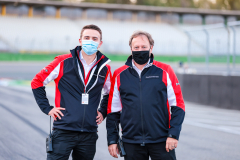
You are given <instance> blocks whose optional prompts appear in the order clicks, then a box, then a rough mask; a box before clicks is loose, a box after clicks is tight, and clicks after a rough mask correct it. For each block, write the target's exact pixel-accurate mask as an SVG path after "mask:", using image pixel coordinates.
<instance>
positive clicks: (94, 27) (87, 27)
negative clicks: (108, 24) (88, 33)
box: [80, 24, 102, 40]
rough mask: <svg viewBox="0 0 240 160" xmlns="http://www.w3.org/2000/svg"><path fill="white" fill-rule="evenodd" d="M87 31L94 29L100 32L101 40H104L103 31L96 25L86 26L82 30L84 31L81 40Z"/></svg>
mask: <svg viewBox="0 0 240 160" xmlns="http://www.w3.org/2000/svg"><path fill="white" fill-rule="evenodd" d="M85 29H93V30H96V31H98V32H99V33H100V40H102V31H101V29H100V28H99V27H98V26H96V25H94V24H90V25H86V26H84V27H83V28H82V31H81V34H80V38H82V33H83V31H84V30H85Z"/></svg>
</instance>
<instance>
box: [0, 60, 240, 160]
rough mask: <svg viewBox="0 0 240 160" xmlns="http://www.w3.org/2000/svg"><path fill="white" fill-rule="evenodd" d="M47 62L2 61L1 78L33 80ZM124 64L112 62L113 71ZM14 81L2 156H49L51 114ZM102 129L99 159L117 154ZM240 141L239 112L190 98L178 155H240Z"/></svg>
mask: <svg viewBox="0 0 240 160" xmlns="http://www.w3.org/2000/svg"><path fill="white" fill-rule="evenodd" d="M47 64H48V62H46V63H45V62H44V63H42V62H41V63H38V62H36V63H34V62H31V63H19V62H17V63H12V62H11V63H5V62H4V63H0V78H11V79H13V80H14V79H18V80H19V79H24V80H31V79H32V78H33V76H34V75H35V74H36V73H37V72H38V71H40V69H41V68H43V67H44V66H45V65H47ZM122 64H123V63H111V66H112V71H113V70H115V69H116V68H117V67H118V66H120V65H122ZM13 66H15V67H13ZM10 82H12V81H9V80H4V79H1V80H0V113H1V116H0V128H1V131H0V159H1V160H25V159H26V160H42V159H46V151H45V138H46V136H47V134H48V133H49V117H48V116H46V115H45V114H43V113H42V112H41V111H40V109H39V108H38V106H37V104H36V102H35V100H34V97H33V95H32V92H31V88H30V85H29V82H27V83H26V84H25V83H20V84H19V83H10ZM46 88H47V96H48V97H49V101H50V104H54V87H53V86H52V85H48V86H47V87H46ZM98 134H99V139H98V141H97V152H96V155H95V160H111V159H114V158H111V156H110V155H109V153H108V149H107V141H106V128H105V121H104V122H103V123H102V124H101V125H100V126H99V131H98ZM239 144H240V111H235V110H227V109H219V108H214V107H211V106H203V105H197V104H193V103H189V102H186V118H185V121H184V124H183V127H182V132H181V136H180V141H179V145H178V148H177V149H176V155H177V159H178V160H239V159H240V152H239V148H238V147H239ZM70 159H71V158H70ZM120 159H123V158H120Z"/></svg>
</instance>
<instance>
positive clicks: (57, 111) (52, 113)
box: [48, 107, 65, 121]
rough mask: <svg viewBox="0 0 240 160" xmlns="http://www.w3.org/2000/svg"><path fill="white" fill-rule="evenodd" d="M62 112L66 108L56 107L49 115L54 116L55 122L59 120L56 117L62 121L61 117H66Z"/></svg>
mask: <svg viewBox="0 0 240 160" xmlns="http://www.w3.org/2000/svg"><path fill="white" fill-rule="evenodd" d="M61 110H65V108H61V107H55V108H53V109H52V110H51V111H50V112H49V113H48V115H50V116H52V117H53V119H54V121H56V120H57V118H56V116H57V117H58V118H59V119H61V117H60V115H61V116H64V115H63V113H62V112H61Z"/></svg>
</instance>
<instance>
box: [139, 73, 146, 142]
mask: <svg viewBox="0 0 240 160" xmlns="http://www.w3.org/2000/svg"><path fill="white" fill-rule="evenodd" d="M139 80H140V81H139V85H140V103H141V120H142V133H143V143H142V144H141V146H145V133H144V127H143V107H142V83H141V75H140V76H139Z"/></svg>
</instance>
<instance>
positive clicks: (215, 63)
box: [184, 21, 240, 75]
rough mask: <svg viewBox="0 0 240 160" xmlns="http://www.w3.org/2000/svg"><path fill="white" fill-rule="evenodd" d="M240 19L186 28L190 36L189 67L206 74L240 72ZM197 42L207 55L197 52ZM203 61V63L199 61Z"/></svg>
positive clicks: (237, 73) (186, 32)
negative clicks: (195, 46)
mask: <svg viewBox="0 0 240 160" xmlns="http://www.w3.org/2000/svg"><path fill="white" fill-rule="evenodd" d="M239 26H240V21H234V22H229V23H228V24H227V25H225V24H215V25H208V26H201V27H198V28H195V29H191V30H190V29H185V31H184V32H185V34H186V35H187V36H188V45H187V46H188V54H187V55H188V56H187V57H188V63H187V64H188V66H187V67H188V68H189V69H191V70H192V71H194V70H197V71H198V73H199V72H200V73H204V74H223V75H239V74H240V54H239V53H240V47H239V46H238V45H237V42H238V41H239V40H240V27H239ZM193 44H195V45H196V44H197V45H198V46H200V47H201V48H202V49H203V50H204V51H205V53H204V54H205V55H204V54H201V53H197V51H196V50H195V48H194V47H193ZM199 62H202V63H199Z"/></svg>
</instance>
